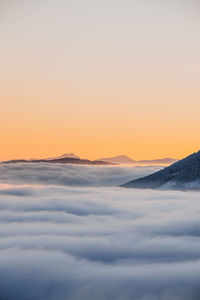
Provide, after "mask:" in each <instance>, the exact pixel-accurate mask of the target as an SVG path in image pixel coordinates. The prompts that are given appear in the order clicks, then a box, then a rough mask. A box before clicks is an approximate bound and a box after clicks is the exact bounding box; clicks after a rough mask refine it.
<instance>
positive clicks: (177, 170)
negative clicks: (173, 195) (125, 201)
mask: <svg viewBox="0 0 200 300" xmlns="http://www.w3.org/2000/svg"><path fill="white" fill-rule="evenodd" d="M121 186H122V187H129V188H139V189H157V188H166V189H168V188H172V189H200V151H199V152H197V153H194V154H192V155H190V156H188V157H186V158H184V159H182V160H180V161H178V162H176V163H174V164H172V165H171V166H169V167H166V168H164V169H162V170H160V171H158V172H156V173H154V174H151V175H148V176H146V177H143V178H139V179H136V180H133V181H130V182H128V183H125V184H123V185H121Z"/></svg>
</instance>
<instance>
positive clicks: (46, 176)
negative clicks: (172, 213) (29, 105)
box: [0, 163, 162, 186]
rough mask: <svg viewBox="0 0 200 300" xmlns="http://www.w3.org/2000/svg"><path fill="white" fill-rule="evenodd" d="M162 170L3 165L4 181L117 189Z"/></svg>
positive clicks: (0, 166)
mask: <svg viewBox="0 0 200 300" xmlns="http://www.w3.org/2000/svg"><path fill="white" fill-rule="evenodd" d="M160 168H162V167H159V166H146V167H141V166H140V167H129V166H127V167H126V166H123V167H121V166H112V167H111V166H86V165H85V166H81V165H70V164H69V165H63V164H48V163H37V164H30V163H29V164H23V163H18V164H0V182H5V183H11V182H12V183H18V184H22V183H35V184H54V185H68V186H116V185H120V184H123V183H125V182H128V181H130V180H133V179H136V178H138V177H142V176H146V175H149V174H151V173H153V172H155V171H157V170H159V169H160Z"/></svg>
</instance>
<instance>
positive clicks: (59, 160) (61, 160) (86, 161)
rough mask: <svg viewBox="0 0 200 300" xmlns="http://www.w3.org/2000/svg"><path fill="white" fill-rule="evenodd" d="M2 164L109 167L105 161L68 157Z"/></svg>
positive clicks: (18, 160)
mask: <svg viewBox="0 0 200 300" xmlns="http://www.w3.org/2000/svg"><path fill="white" fill-rule="evenodd" d="M1 163H2V164H11V163H13V164H16V163H51V164H53V163H57V164H76V165H95V166H99V165H111V164H110V163H108V162H105V161H99V160H96V161H92V160H89V159H80V158H73V157H72V158H70V157H65V158H55V159H53V158H51V159H31V160H26V159H13V160H8V161H3V162H1Z"/></svg>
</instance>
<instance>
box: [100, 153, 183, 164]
mask: <svg viewBox="0 0 200 300" xmlns="http://www.w3.org/2000/svg"><path fill="white" fill-rule="evenodd" d="M98 160H101V161H106V162H109V163H113V164H133V165H134V164H135V165H137V164H139V165H150V164H152V165H154V164H155V165H158V164H161V165H162V164H164V165H170V164H172V163H174V162H176V161H178V160H177V159H174V158H161V159H152V160H134V159H132V158H130V157H128V156H127V155H118V156H113V157H107V158H99V159H98Z"/></svg>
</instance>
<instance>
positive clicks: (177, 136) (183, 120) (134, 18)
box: [0, 0, 200, 160]
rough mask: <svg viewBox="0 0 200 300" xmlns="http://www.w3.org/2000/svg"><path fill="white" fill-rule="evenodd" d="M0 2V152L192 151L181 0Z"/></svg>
mask: <svg viewBox="0 0 200 300" xmlns="http://www.w3.org/2000/svg"><path fill="white" fill-rule="evenodd" d="M23 2H24V1H19V2H18V5H17V4H15V3H13V2H10V4H9V5H6V4H5V3H4V4H0V6H2V7H0V11H1V12H0V20H1V21H0V25H1V26H0V34H1V43H2V46H1V49H0V54H1V58H2V64H1V69H0V80H1V89H0V99H1V118H0V128H1V148H0V159H1V160H2V159H10V158H21V157H24V158H29V157H49V156H55V155H59V154H62V153H65V152H74V153H76V154H78V155H80V156H81V157H87V158H90V159H96V158H98V157H103V156H111V155H118V154H127V155H129V156H131V157H132V158H134V159H145V158H148V159H151V158H152V159H153V158H158V157H166V156H167V157H176V158H181V157H184V156H185V155H187V154H190V153H191V152H194V151H197V150H199V149H200V142H199V141H200V130H199V129H200V118H199V112H200V89H199V78H200V56H199V53H200V30H199V25H200V22H199V18H198V13H197V7H196V6H197V4H195V2H193V1H191V2H190V4H186V2H185V1H183V2H180V1H178V0H175V1H171V0H170V1H168V3H167V4H166V3H165V1H157V0H150V1H147V0H143V1H136V0H135V1H128V0H125V1H120V0H118V1H113V0H110V1H101V2H99V1H91V0H87V1H84V4H83V2H81V1H78V0H77V1H74V2H73V1H72V2H73V3H72V2H71V3H66V1H60V2H59V4H58V2H57V3H56V1H54V0H51V1H49V2H48V1H46V0H42V1H29V2H28V3H27V4H25V3H23Z"/></svg>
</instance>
